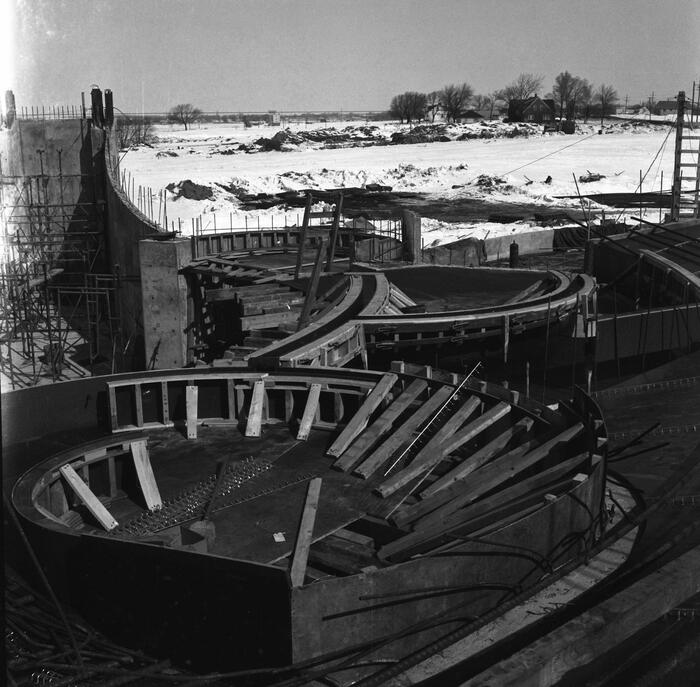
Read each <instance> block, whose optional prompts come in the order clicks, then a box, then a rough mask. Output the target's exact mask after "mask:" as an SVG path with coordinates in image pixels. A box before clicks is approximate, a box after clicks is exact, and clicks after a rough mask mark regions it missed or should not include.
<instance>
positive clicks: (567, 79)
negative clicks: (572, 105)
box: [552, 72, 579, 118]
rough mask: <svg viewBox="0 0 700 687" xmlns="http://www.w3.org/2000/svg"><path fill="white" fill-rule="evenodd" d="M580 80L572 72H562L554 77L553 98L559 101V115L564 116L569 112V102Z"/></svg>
mask: <svg viewBox="0 0 700 687" xmlns="http://www.w3.org/2000/svg"><path fill="white" fill-rule="evenodd" d="M578 82H579V78H578V77H577V76H573V75H572V74H571V73H570V72H561V73H560V74H558V75H557V76H556V77H555V78H554V86H553V87H552V98H553V99H554V100H556V101H557V102H558V103H559V116H560V117H562V118H563V117H564V116H566V115H568V114H569V102H570V100H571V96H572V93H573V92H574V89H575V88H576V86H577V84H578Z"/></svg>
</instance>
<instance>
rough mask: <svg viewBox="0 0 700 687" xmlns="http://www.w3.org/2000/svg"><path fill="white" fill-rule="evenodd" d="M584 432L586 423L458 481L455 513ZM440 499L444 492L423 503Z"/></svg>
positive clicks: (454, 504)
mask: <svg viewBox="0 0 700 687" xmlns="http://www.w3.org/2000/svg"><path fill="white" fill-rule="evenodd" d="M582 431H583V423H581V422H577V423H576V424H575V425H573V426H572V427H569V428H568V429H566V430H564V431H563V432H560V433H559V434H557V435H556V436H555V437H553V438H552V439H549V441H545V442H544V443H543V444H542V445H541V446H538V447H537V448H535V449H533V450H532V451H530V452H528V453H525V454H524V455H522V454H521V455H517V454H516V453H515V451H511V452H509V453H507V454H506V455H505V456H501V457H500V458H499V459H498V460H495V461H493V462H492V463H490V464H489V465H485V466H484V467H483V468H481V470H479V471H477V472H475V473H473V474H472V475H471V476H470V477H469V480H468V481H464V480H458V481H457V482H456V483H454V484H453V485H452V489H453V490H454V489H455V488H456V489H457V490H458V491H461V492H462V494H461V495H460V496H457V498H455V499H453V500H452V501H451V502H450V504H451V506H452V510H456V509H457V508H460V507H461V506H463V505H466V504H467V503H471V502H472V501H474V500H475V499H476V498H478V497H479V496H481V495H482V494H485V493H486V492H488V491H491V489H494V488H495V487H497V486H498V485H499V484H502V483H503V482H507V481H508V480H509V479H512V478H513V477H515V476H516V475H517V474H518V473H520V472H522V471H523V470H525V469H527V468H529V467H530V466H532V465H535V464H536V463H538V462H539V461H541V460H542V459H543V458H546V457H547V456H548V455H549V454H550V452H551V451H552V450H553V449H554V448H555V447H556V446H558V445H560V444H566V443H568V442H569V441H571V440H572V439H575V438H576V437H577V436H578V435H579V434H580V433H581V432H582ZM445 491H448V492H450V493H454V491H450V490H445ZM440 495H441V492H438V493H437V494H435V496H432V497H429V498H427V499H425V500H424V501H423V502H422V503H425V504H428V502H430V500H431V499H435V498H437V499H440Z"/></svg>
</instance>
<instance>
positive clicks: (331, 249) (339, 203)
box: [326, 192, 343, 272]
mask: <svg viewBox="0 0 700 687" xmlns="http://www.w3.org/2000/svg"><path fill="white" fill-rule="evenodd" d="M342 212H343V194H342V192H341V193H339V194H338V199H337V200H336V202H335V213H334V214H333V226H332V228H331V238H330V245H329V246H328V260H327V261H326V272H330V271H331V269H332V266H333V260H334V258H335V245H336V243H337V241H338V230H339V228H340V216H341V214H342Z"/></svg>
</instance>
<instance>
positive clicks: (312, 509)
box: [290, 477, 322, 587]
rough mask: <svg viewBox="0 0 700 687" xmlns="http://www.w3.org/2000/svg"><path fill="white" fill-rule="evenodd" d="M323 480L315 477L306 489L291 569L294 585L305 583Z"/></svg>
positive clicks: (298, 585)
mask: <svg viewBox="0 0 700 687" xmlns="http://www.w3.org/2000/svg"><path fill="white" fill-rule="evenodd" d="M321 482H322V480H321V478H320V477H315V478H314V479H312V480H311V481H310V482H309V487H308V489H307V491H306V502H305V503H304V512H303V513H302V516H301V524H300V525H299V532H298V533H297V539H296V542H295V544H294V554H293V557H292V568H291V571H290V577H291V581H292V587H301V586H302V585H303V584H304V577H305V573H306V562H307V561H308V559H309V549H310V548H311V539H312V537H313V534H314V524H315V522H316V512H317V510H318V501H319V496H320V493H321Z"/></svg>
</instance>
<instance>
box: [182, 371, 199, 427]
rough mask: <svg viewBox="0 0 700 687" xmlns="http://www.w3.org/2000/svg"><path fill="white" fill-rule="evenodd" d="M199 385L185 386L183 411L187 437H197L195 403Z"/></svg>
mask: <svg viewBox="0 0 700 687" xmlns="http://www.w3.org/2000/svg"><path fill="white" fill-rule="evenodd" d="M198 397H199V387H197V386H194V385H192V384H188V385H187V386H186V387H185V413H186V417H187V438H188V439H196V438H197V403H198Z"/></svg>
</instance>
